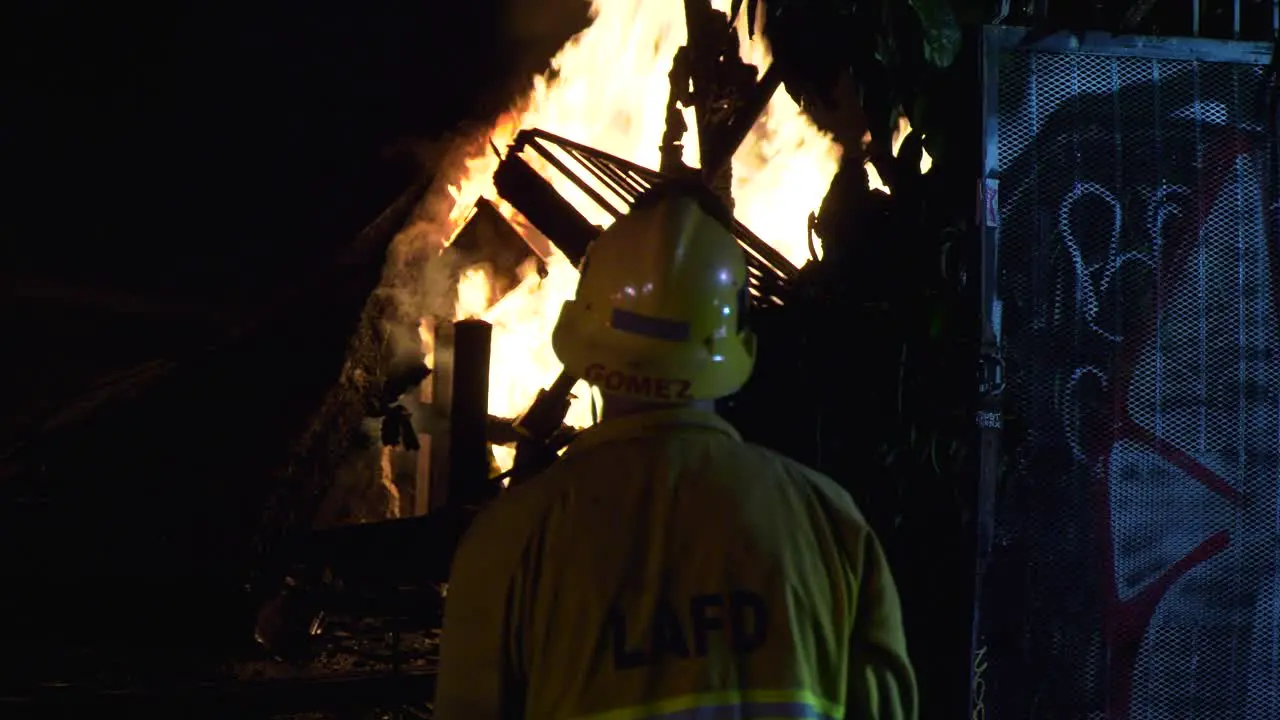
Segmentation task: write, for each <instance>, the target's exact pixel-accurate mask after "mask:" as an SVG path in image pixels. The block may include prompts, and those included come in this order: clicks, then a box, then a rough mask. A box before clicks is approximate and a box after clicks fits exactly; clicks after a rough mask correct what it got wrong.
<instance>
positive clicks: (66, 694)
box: [0, 672, 435, 718]
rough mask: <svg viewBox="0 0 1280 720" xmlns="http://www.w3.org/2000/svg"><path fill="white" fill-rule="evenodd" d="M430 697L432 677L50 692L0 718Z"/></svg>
mask: <svg viewBox="0 0 1280 720" xmlns="http://www.w3.org/2000/svg"><path fill="white" fill-rule="evenodd" d="M434 694H435V673H434V672H402V673H395V674H392V673H379V674H369V675H356V674H344V675H333V676H328V677H312V678H298V679H287V680H258V681H228V682H218V683H201V684H193V685H189V686H186V687H176V688H147V689H135V690H117V691H104V690H90V689H84V688H77V687H65V686H51V687H43V688H40V689H39V690H37V691H36V692H33V693H28V694H25V695H22V696H10V697H0V715H3V716H4V717H50V718H54V717H68V716H76V715H82V714H84V713H87V712H91V713H95V714H97V713H114V714H119V715H128V716H129V717H134V718H150V717H154V718H173V717H207V718H221V717H240V718H247V717H262V718H266V717H271V716H274V715H279V714H284V713H302V712H315V711H329V712H332V711H336V710H341V709H354V708H377V707H394V706H397V705H414V704H418V703H426V702H429V701H430V699H431V698H432V696H433V695H434Z"/></svg>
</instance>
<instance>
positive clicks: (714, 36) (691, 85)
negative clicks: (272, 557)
mask: <svg viewBox="0 0 1280 720" xmlns="http://www.w3.org/2000/svg"><path fill="white" fill-rule="evenodd" d="M729 5H730V3H729V2H728V1H727V0H724V1H722V2H716V3H710V2H690V3H685V4H684V7H683V8H682V7H681V4H676V3H664V4H653V3H650V4H645V5H643V6H642V5H641V4H639V3H625V2H624V3H597V4H596V5H595V7H594V8H593V15H594V19H593V22H592V24H591V26H590V27H589V28H588V29H587V30H586V31H584V32H583V33H581V34H580V35H579V36H577V37H576V38H574V39H573V40H572V41H571V42H570V43H569V45H568V46H566V47H565V48H564V49H563V50H562V52H561V53H560V54H559V55H558V56H557V57H556V59H555V60H554V61H553V71H552V73H550V74H549V75H547V76H545V77H539V78H537V79H536V80H535V85H534V89H533V91H532V92H531V93H530V94H529V96H528V97H527V98H525V99H524V100H523V101H522V102H520V103H519V104H518V106H517V107H516V108H515V109H513V110H511V111H509V112H506V113H504V114H503V115H501V116H500V117H499V118H498V119H497V120H496V121H495V122H494V123H493V125H492V126H491V127H489V128H486V129H484V130H483V131H481V132H479V133H477V134H476V136H475V137H473V138H472V139H471V140H470V141H469V142H464V143H460V145H459V146H458V147H456V148H455V150H454V152H455V153H456V158H455V163H456V165H457V166H459V167H460V168H461V172H460V173H459V174H458V177H456V178H455V179H453V180H452V181H451V182H448V183H440V184H438V185H437V187H436V188H435V192H436V193H441V192H447V193H448V199H447V200H443V198H439V197H438V198H436V200H437V201H436V202H430V201H428V202H427V203H424V205H423V206H422V207H423V208H424V210H425V212H423V213H420V214H419V216H418V217H417V218H416V219H415V220H414V221H413V222H411V223H410V224H409V225H408V226H407V227H406V228H405V229H404V231H403V232H402V233H401V236H400V237H399V238H398V239H397V245H398V246H399V247H400V248H401V251H402V252H408V253H409V256H410V257H413V258H415V259H420V258H421V257H422V256H423V255H424V254H425V255H426V256H427V257H428V258H429V259H428V260H427V262H428V263H432V264H435V265H436V267H437V270H436V271H432V270H431V269H428V270H427V276H428V277H429V278H430V281H432V282H437V283H439V282H441V281H443V282H444V283H447V284H448V286H449V288H450V289H449V290H448V291H447V292H440V291H439V289H438V288H437V289H435V290H434V291H433V300H432V301H431V302H428V303H427V305H428V307H425V308H424V310H423V312H422V320H421V323H420V334H421V337H422V341H423V349H424V354H425V357H426V363H427V365H428V366H435V365H437V364H438V361H439V360H440V359H441V358H438V357H437V354H438V347H437V346H438V342H437V337H436V335H437V333H439V332H440V331H441V328H442V327H443V326H444V325H446V324H449V323H452V322H455V321H459V320H465V319H479V320H483V321H484V322H486V323H489V324H490V325H491V327H492V338H491V345H490V358H489V360H488V362H489V365H490V370H489V373H488V377H487V385H488V387H487V398H486V400H485V402H486V406H487V414H488V415H489V416H490V418H491V422H490V423H488V424H489V426H490V428H493V427H495V424H496V426H502V425H503V423H504V422H506V421H512V422H516V421H517V420H519V419H521V418H526V417H527V416H526V411H528V410H529V409H530V406H531V405H532V404H533V403H534V400H535V399H536V398H538V397H539V396H540V393H541V392H542V391H544V390H545V389H547V388H551V389H552V390H555V391H556V393H559V394H562V395H567V397H565V398H564V400H566V401H567V409H565V411H564V413H563V419H564V423H565V424H566V425H567V427H569V428H581V427H585V426H587V425H589V424H590V423H591V422H592V417H593V410H592V396H591V393H590V391H589V390H588V389H587V387H586V386H585V384H577V385H576V386H575V385H570V386H569V387H571V388H572V389H571V390H569V387H564V385H565V383H566V382H567V380H560V382H559V383H557V382H556V381H557V376H558V374H559V364H558V362H557V361H556V359H555V357H554V355H553V354H552V352H551V349H550V331H551V327H552V325H553V324H554V321H555V318H556V316H557V314H558V312H559V308H560V305H561V304H562V303H563V302H564V301H565V300H567V299H569V298H570V297H571V296H572V293H573V288H574V286H575V284H576V281H577V272H576V270H575V265H576V263H577V262H578V260H579V259H580V258H581V254H582V252H583V250H584V249H585V246H586V244H587V243H588V242H589V241H590V239H591V238H592V237H593V236H594V234H595V233H597V232H598V231H599V230H600V229H602V228H603V227H606V226H607V225H608V224H609V223H611V222H612V221H613V219H614V218H616V217H617V216H619V215H620V214H622V213H623V212H625V211H626V208H627V207H628V205H629V203H630V202H631V201H632V200H634V198H635V197H636V196H637V195H638V194H639V193H641V192H643V190H644V189H645V188H647V187H649V186H650V185H652V184H653V183H654V182H656V181H657V180H659V179H660V178H661V177H662V176H663V175H678V174H690V173H698V172H701V173H703V174H704V176H705V180H706V181H707V182H708V183H709V184H711V185H712V186H713V187H715V188H716V189H717V190H718V191H719V192H720V193H721V194H722V195H723V196H724V197H725V199H726V200H728V201H729V202H730V203H731V205H732V206H733V207H735V208H736V214H737V216H738V218H739V220H740V221H739V222H738V224H737V226H736V231H737V235H738V237H739V239H740V241H741V243H742V245H743V246H744V248H745V249H746V250H747V253H748V256H749V258H750V267H751V280H752V294H753V297H754V298H755V300H756V302H757V303H759V304H763V305H776V304H781V303H783V302H785V296H786V293H787V284H788V282H789V280H790V279H792V278H793V277H794V276H795V275H796V273H797V269H798V268H799V267H800V266H802V265H804V264H805V263H806V262H808V261H809V260H810V259H811V258H812V259H818V258H819V257H820V249H819V248H818V247H817V246H816V245H815V243H814V240H813V237H812V231H811V230H810V231H809V232H806V218H807V217H810V216H811V215H812V214H813V213H814V211H816V210H817V208H818V205H819V204H820V203H821V202H822V199H823V197H824V195H825V194H826V191H827V188H828V186H829V185H830V182H831V178H832V176H833V175H834V174H835V171H836V168H837V166H838V165H839V162H840V157H841V153H842V149H841V147H840V146H839V145H838V144H836V143H835V142H834V141H833V140H832V139H831V138H830V137H829V136H828V135H827V134H826V133H824V132H823V131H821V130H820V129H818V128H817V127H816V126H815V125H814V124H813V122H812V121H810V120H809V119H808V118H807V117H806V115H805V114H804V113H803V112H802V110H801V109H800V108H799V107H798V106H797V104H796V103H795V102H794V101H793V100H792V99H791V98H790V97H789V96H788V95H787V94H785V93H780V92H776V90H777V89H778V86H779V80H778V75H777V73H776V71H775V72H769V70H768V68H769V67H770V64H771V62H772V61H771V58H770V54H769V50H768V47H767V44H766V43H765V42H764V40H763V37H762V35H761V33H759V32H758V30H759V29H758V28H755V29H752V28H748V27H747V18H746V17H745V15H746V14H745V13H739V16H738V17H735V18H732V19H730V18H729V17H728V15H727V11H728V10H729ZM686 26H687V27H688V28H690V29H691V31H690V32H687V31H686ZM690 39H692V40H693V41H692V42H690V41H689V40H690ZM673 60H674V62H673ZM606 67H607V68H608V69H607V71H606V70H605V69H604V68H606ZM668 69H670V70H669V71H668ZM621 78H625V80H622V79H621ZM907 131H909V126H908V125H906V124H905V120H904V121H903V127H902V128H901V132H900V136H905V135H906V132H907ZM655 168H656V169H655ZM441 186H443V187H441ZM442 200H443V201H442ZM410 248H411V249H412V250H411V251H410V250H409V249H410ZM439 268H444V270H443V271H440V270H439ZM414 295H415V294H414V293H413V292H410V293H409V296H410V297H413V296H414ZM461 362H463V361H462V360H461V359H458V360H456V361H453V363H452V366H456V365H457V364H458V363H461ZM466 362H484V360H483V359H477V360H467V361H466ZM446 364H449V363H447V362H446ZM442 380H445V378H443V377H442V376H440V375H437V377H436V382H434V383H432V388H429V389H426V390H424V394H423V395H422V396H421V397H420V398H419V399H418V401H419V402H422V403H431V402H432V399H433V398H434V399H435V400H436V401H437V402H436V403H435V405H436V407H437V409H438V410H441V412H438V413H436V415H437V416H443V415H447V414H448V411H447V409H443V408H442V405H443V404H445V403H441V402H438V401H440V400H449V401H452V402H453V403H456V402H457V401H459V400H460V398H459V397H457V396H455V395H449V396H448V397H446V396H445V395H442V394H441V393H442V391H444V387H443V386H442V384H441V381H442ZM566 391H567V392H566ZM547 402H548V403H551V404H554V402H553V400H551V399H548V400H547ZM516 424H517V426H519V423H518V422H517V423H516ZM555 424H556V425H558V424H559V423H558V422H557V423H555ZM552 429H553V428H547V429H546V430H552ZM442 430H443V429H442ZM523 430H524V431H526V433H525V434H526V435H527V430H528V428H523ZM425 434H426V433H424V435H425ZM490 436H491V437H490V438H489V439H490V440H491V441H493V440H495V439H499V440H500V439H501V436H500V435H499V436H496V437H495V436H493V433H492V432H490ZM436 440H437V442H436V443H435V449H433V450H432V451H431V452H430V453H423V455H424V457H430V458H432V462H434V463H435V464H436V465H437V467H436V469H435V471H432V470H430V469H428V465H429V463H426V462H421V463H419V466H418V468H417V471H416V474H417V475H418V481H417V484H416V487H417V490H416V491H415V493H414V494H415V495H421V494H422V493H423V492H425V491H426V488H427V487H429V486H430V484H431V483H430V481H429V476H430V475H432V474H434V475H436V476H437V477H439V475H440V473H441V471H442V469H441V468H440V467H439V463H440V462H442V461H444V455H443V454H442V452H441V451H440V449H439V440H440V438H439V437H437V438H436ZM419 442H420V443H423V444H429V443H430V442H431V441H430V439H429V438H427V437H423V438H420V439H419ZM473 451H474V449H473ZM492 452H493V459H494V463H495V465H496V468H497V471H498V472H499V473H507V472H509V471H511V470H512V469H513V467H514V466H515V464H516V461H517V458H516V455H517V450H516V449H515V448H514V447H512V446H511V444H510V443H502V442H496V443H493V444H492ZM437 484H439V483H437ZM428 504H436V503H428ZM428 504H424V503H423V502H421V501H419V502H417V503H416V507H417V511H418V512H422V511H423V510H425V509H426V507H427V505H428Z"/></svg>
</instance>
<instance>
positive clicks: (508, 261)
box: [449, 198, 536, 302]
mask: <svg viewBox="0 0 1280 720" xmlns="http://www.w3.org/2000/svg"><path fill="white" fill-rule="evenodd" d="M449 248H451V250H452V252H455V253H457V255H458V260H459V265H460V266H461V267H464V268H466V267H474V266H477V265H482V264H488V265H489V266H490V268H491V269H492V271H493V284H494V288H493V289H494V293H493V298H492V299H493V302H497V301H498V300H500V299H501V298H502V296H503V295H505V294H507V293H508V292H510V291H511V290H512V289H514V288H515V286H516V285H519V284H520V274H519V270H520V267H521V266H522V265H524V264H525V263H526V262H528V261H530V260H532V259H534V258H535V257H536V255H535V254H534V252H533V249H532V248H530V247H529V243H527V242H525V240H524V238H522V237H520V233H519V232H516V229H515V228H513V227H511V223H509V222H507V219H506V218H505V217H503V216H502V213H501V212H499V211H498V208H497V206H495V205H494V204H493V203H492V202H490V201H489V200H486V199H485V198H480V199H479V200H478V201H476V204H475V208H474V209H473V210H472V212H471V216H470V217H469V218H468V219H467V223H466V224H465V225H463V227H462V229H461V230H460V231H458V234H457V235H456V236H455V237H454V238H453V242H452V243H450V244H449Z"/></svg>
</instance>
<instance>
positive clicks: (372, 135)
mask: <svg viewBox="0 0 1280 720" xmlns="http://www.w3.org/2000/svg"><path fill="white" fill-rule="evenodd" d="M507 4H508V3H507V0H482V1H481V2H473V3H457V4H445V3H439V2H431V1H429V0H416V1H414V2H378V3H358V4H346V5H342V4H328V5H318V6H317V5H314V4H311V5H307V6H306V8H305V10H303V11H299V10H298V9H297V8H301V7H303V6H300V5H296V4H285V3H275V4H265V5H263V4H259V5H257V6H255V7H254V10H253V12H251V13H250V12H242V11H239V10H236V9H233V8H232V6H228V5H227V4H225V3H214V2H207V1H205V2H195V3H191V2H188V3H178V4H176V5H175V4H169V5H158V6H154V7H153V6H150V5H148V6H146V7H145V8H144V7H142V6H139V7H137V8H126V7H121V6H118V5H108V4H101V3H90V2H85V1H81V2H43V3H39V4H38V6H37V7H34V8H31V9H26V10H22V11H13V10H10V11H8V14H9V15H10V17H8V18H6V19H5V21H4V22H2V23H0V28H2V29H0V45H3V49H2V50H0V57H3V62H4V66H5V68H6V73H5V75H6V77H5V85H7V86H9V89H8V91H7V92H6V93H5V96H6V97H5V102H4V107H5V111H4V119H3V120H2V121H0V122H2V123H3V125H0V128H2V130H3V132H2V133H0V142H3V153H4V157H5V160H4V162H3V166H4V171H5V174H6V175H7V176H8V177H7V180H8V182H6V187H7V188H8V189H7V190H6V197H5V200H6V202H5V210H4V212H3V213H0V231H2V232H3V238H4V242H3V246H2V250H0V253H2V254H0V307H5V308H6V311H4V312H0V337H4V338H5V341H6V343H8V344H10V347H11V349H10V351H8V352H6V358H7V363H6V364H7V365H8V366H9V368H10V372H9V373H8V374H7V377H8V381H7V384H11V385H12V387H10V388H8V389H7V390H8V391H9V395H10V402H9V403H8V405H9V410H10V411H9V412H8V413H3V414H4V415H19V416H21V415H23V414H25V412H26V410H27V409H32V412H35V410H34V409H35V408H44V407H47V406H48V405H50V404H56V402H55V401H54V396H57V395H58V394H59V393H60V392H62V391H63V390H64V389H65V388H71V387H79V386H81V385H83V384H84V383H85V382H91V380H90V379H91V378H94V377H97V376H100V375H103V374H105V373H108V372H111V371H113V370H118V369H120V368H122V367H127V366H129V365H130V364H132V363H134V362H138V361H141V360H144V359H147V358H149V357H153V356H157V355H163V354H164V353H165V351H166V348H167V347H173V346H175V345H176V344H179V343H190V342H196V343H199V342H202V341H203V339H204V338H206V337H209V336H212V335H214V334H216V331H215V330H214V328H215V327H223V326H226V325H227V324H231V325H234V324H236V322H237V320H238V318H242V317H245V316H246V315H252V314H256V313H259V312H261V311H262V307H261V306H262V305H263V304H269V303H270V302H271V300H270V298H272V297H274V296H276V295H278V294H280V293H281V292H282V291H284V290H287V289H288V287H289V286H291V285H293V284H297V283H298V282H299V279H300V278H304V277H306V276H307V274H308V272H309V271H312V270H313V269H314V267H315V266H317V264H323V263H324V262H326V261H328V260H329V259H330V258H331V257H332V256H333V254H334V253H335V251H336V249H337V248H339V247H341V246H342V245H343V244H344V243H347V242H349V241H350V240H351V238H352V237H353V235H354V234H355V233H356V232H358V231H359V229H360V228H361V227H363V226H364V225H365V224H366V223H367V222H369V221H370V220H372V219H373V217H375V216H376V215H377V213H378V212H380V211H381V210H382V208H383V207H385V206H386V204H387V203H388V202H389V201H390V200H391V199H393V198H394V197H395V195H396V194H398V192H399V191H400V190H401V189H402V188H403V187H404V186H405V185H406V183H407V181H408V179H409V178H410V176H411V174H412V173H413V172H414V171H415V170H416V167H417V165H416V163H415V162H414V161H413V160H412V158H411V157H410V156H409V155H408V154H405V153H400V154H393V153H392V152H391V149H392V148H394V147H397V146H403V145H402V143H403V141H405V140H410V141H411V140H413V139H420V138H432V137H434V136H437V135H439V134H440V133H441V132H443V131H446V130H448V129H449V128H451V127H453V126H454V125H455V124H456V123H457V122H458V121H459V120H461V119H463V118H465V117H468V116H474V115H476V114H477V113H479V112H480V110H481V106H482V105H485V104H486V103H487V104H489V105H492V104H493V103H495V102H497V103H501V101H502V99H503V98H505V97H508V96H509V95H510V94H511V92H510V90H509V89H508V88H510V87H512V85H513V84H518V81H519V80H520V79H524V78H527V77H529V76H531V75H532V74H533V72H534V71H535V70H536V69H538V68H539V67H540V63H542V62H545V59H546V57H548V56H549V54H550V53H552V52H553V51H554V48H555V47H557V46H558V44H559V43H561V42H563V40H564V39H565V38H567V37H568V36H569V34H571V32H572V30H573V28H574V27H575V23H580V22H581V21H582V18H583V17H584V14H585V13H584V10H583V7H584V6H583V4H582V3H581V2H574V0H566V1H561V2H556V3H552V4H545V3H544V4H543V5H542V7H541V8H540V11H539V12H537V13H530V12H528V11H527V10H520V11H518V15H517V14H513V13H509V12H507V8H506V5H507ZM523 5H524V4H522V3H516V4H515V6H516V7H517V8H521V7H523ZM286 6H287V7H286ZM23 419H25V418H19V419H18V420H17V421H16V422H19V424H20V422H21V420H23ZM14 422H15V421H14V420H12V419H8V418H6V419H5V420H0V429H3V428H6V427H8V426H9V425H11V424H13V423H14ZM0 444H3V443H0Z"/></svg>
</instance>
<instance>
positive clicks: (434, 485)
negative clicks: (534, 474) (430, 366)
mask: <svg viewBox="0 0 1280 720" xmlns="http://www.w3.org/2000/svg"><path fill="white" fill-rule="evenodd" d="M492 337H493V326H492V325H490V324H489V323H487V322H485V321H483V320H459V321H457V322H454V323H442V324H441V325H440V326H439V327H437V328H436V347H435V364H436V366H435V368H434V374H433V377H434V378H435V383H434V385H433V387H432V397H433V404H434V406H435V411H436V414H437V415H438V416H441V417H443V418H444V419H445V420H446V424H445V425H446V427H445V429H444V432H443V434H444V435H445V437H443V438H442V437H439V434H437V435H436V436H435V437H433V438H432V442H431V453H432V455H431V481H430V489H429V490H428V494H429V498H428V504H429V506H430V508H432V509H433V510H435V509H438V508H440V507H443V506H445V505H453V506H458V505H466V504H471V503H475V502H480V501H482V500H484V499H486V498H487V497H488V496H489V495H490V488H489V487H488V486H489V485H490V483H489V482H488V480H489V445H488V440H487V438H486V437H485V430H486V426H487V424H488V421H489V413H488V406H489V348H490V344H491V341H492Z"/></svg>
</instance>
